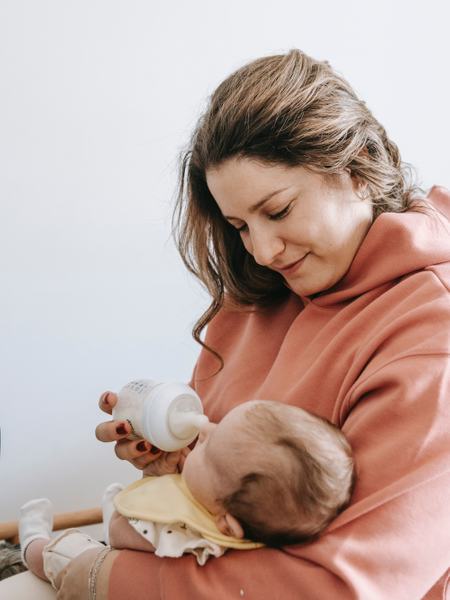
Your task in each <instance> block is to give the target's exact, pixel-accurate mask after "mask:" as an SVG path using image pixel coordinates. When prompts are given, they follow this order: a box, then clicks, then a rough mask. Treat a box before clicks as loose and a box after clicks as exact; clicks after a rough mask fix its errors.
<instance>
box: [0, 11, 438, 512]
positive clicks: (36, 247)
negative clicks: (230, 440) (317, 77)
mask: <svg viewBox="0 0 450 600" xmlns="http://www.w3.org/2000/svg"><path fill="white" fill-rule="evenodd" d="M447 5H448V4H447V3H446V2H444V1H436V0H431V1H430V0H429V1H428V2H421V1H417V2H412V1H408V2H407V1H399V2H396V3H395V2H392V1H390V0H389V1H388V0H382V1H380V0H379V1H378V2H376V3H375V2H371V3H369V2H361V1H360V0H359V1H354V2H352V1H350V0H341V1H340V2H336V1H334V0H329V1H315V2H300V1H287V0H285V1H283V0H277V1H276V2H275V0H273V1H271V2H267V1H266V2H264V1H261V0H251V1H249V0H248V1H246V2H242V1H241V0H239V1H238V0H227V1H226V2H216V1H211V0H209V1H208V0H204V1H200V0H190V1H189V2H183V1H181V0H179V1H178V2H176V1H175V2H162V1H160V2H151V1H150V0H147V1H144V0H141V1H137V0H122V1H119V0H76V1H75V0H73V1H69V0H38V1H36V0H1V2H0V70H1V72H0V208H1V212H0V290H1V292H0V294H1V295H0V332H1V335H0V370H1V371H0V373H1V379H0V381H1V397H0V398H1V399H0V403H1V405H0V406H1V408H0V424H1V429H2V454H1V459H0V485H1V494H0V520H7V519H12V518H14V517H15V515H16V512H17V508H18V506H19V505H20V504H22V503H23V502H24V501H25V500H27V499H29V498H33V497H37V496H43V495H45V496H48V497H50V498H51V499H52V500H53V502H54V504H55V506H56V509H57V510H58V511H66V510H72V509H76V508H85V507H89V506H94V505H97V504H98V502H99V498H100V495H101V492H102V490H103V488H104V487H105V486H106V485H107V484H108V483H109V482H111V481H115V480H121V481H123V482H125V483H127V482H130V481H131V480H132V479H133V478H135V477H136V474H137V472H136V471H135V470H134V469H133V468H132V467H131V466H129V465H128V464H124V463H121V462H119V461H118V460H117V459H116V458H115V455H114V453H113V449H112V447H111V446H109V445H104V444H100V443H99V442H97V441H96V439H95V437H94V434H93V431H94V428H95V426H96V424H97V423H98V422H99V421H100V420H101V419H102V416H101V414H100V412H99V410H98V408H97V398H98V396H99V394H100V393H101V392H102V391H103V390H105V389H118V388H119V387H120V386H121V385H123V384H124V383H126V382H127V381H128V380H130V379H131V378H133V377H136V376H154V377H159V378H162V379H164V378H165V379H179V380H187V379H189V376H190V371H191V368H192V366H193V363H194V360H195V357H196V355H197V352H198V348H197V347H196V345H195V344H194V342H193V341H192V340H191V338H190V329H191V326H192V324H193V322H194V321H195V319H196V318H197V317H198V316H199V314H200V313H201V312H202V310H203V309H204V307H205V306H206V304H207V299H206V296H205V295H204V293H203V292H201V291H200V288H199V286H198V285H197V284H196V283H195V282H193V280H192V279H190V278H189V276H188V275H187V274H186V273H185V271H184V269H183V267H182V266H181V261H180V260H179V259H178V257H177V255H176V252H175V250H174V247H173V244H172V242H171V241H170V228H169V224H170V214H171V207H172V205H173V198H174V193H175V185H176V158H177V154H178V152H179V151H180V149H181V148H182V146H183V145H184V144H185V143H186V142H187V139H188V136H189V132H190V131H191V129H192V127H193V125H194V123H195V121H196V118H197V116H198V114H199V112H200V110H201V108H202V106H203V105H204V101H205V99H206V97H207V95H208V94H209V93H211V92H212V90H213V89H214V87H215V86H216V85H217V84H218V83H219V82H220V81H221V80H222V78H224V77H225V76H226V75H227V74H229V73H230V72H231V71H232V70H234V69H235V68H237V67H238V66H240V65H242V64H243V63H245V62H247V61H248V60H250V59H253V58H256V57H258V56H260V55H264V54H270V53H276V52H280V51H285V50H288V49H289V48H291V47H299V48H302V49H304V50H306V51H307V52H309V53H310V54H312V55H313V56H316V57H317V58H321V59H328V60H329V61H330V62H331V63H332V65H333V66H334V67H335V68H336V69H337V70H339V71H340V72H341V73H343V74H344V75H345V76H346V77H347V78H348V79H349V80H350V81H351V82H352V83H353V85H354V86H355V87H356V89H357V91H358V92H359V93H360V94H361V95H362V97H364V98H365V100H366V101H367V103H368V105H369V107H370V108H371V109H372V110H373V111H374V112H375V114H376V116H377V117H378V118H379V119H380V120H381V121H382V122H383V123H384V124H385V126H386V127H387V129H388V132H389V133H390V134H391V136H392V138H393V139H394V140H396V141H397V142H398V144H399V145H400V148H401V149H402V150H403V156H404V158H405V159H406V160H408V161H410V162H412V163H414V164H415V165H417V167H418V168H419V174H420V177H421V181H422V183H423V184H424V185H425V186H429V185H431V184H433V183H440V184H444V185H445V184H447V185H449V183H450V182H449V173H448V164H449V160H448V139H449V137H450V126H449V118H448V107H449V106H450V90H449V76H448V73H449V67H448V62H449V57H450V52H449V51H450V42H449V36H448V30H447V28H448V17H449V14H448V9H447V8H446V7H447Z"/></svg>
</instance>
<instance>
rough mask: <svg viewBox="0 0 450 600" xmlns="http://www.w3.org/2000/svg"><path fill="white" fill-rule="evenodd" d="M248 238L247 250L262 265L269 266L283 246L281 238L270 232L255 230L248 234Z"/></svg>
mask: <svg viewBox="0 0 450 600" xmlns="http://www.w3.org/2000/svg"><path fill="white" fill-rule="evenodd" d="M250 238H251V241H250V245H251V248H250V249H249V252H250V254H252V255H253V258H254V259H255V261H256V262H257V263H258V264H259V265H261V266H263V267H269V266H270V265H271V264H272V263H273V262H274V260H275V259H276V257H277V256H278V255H279V254H280V253H282V252H283V250H284V248H285V243H284V242H283V240H282V239H281V238H279V237H277V236H274V235H272V234H267V233H264V232H257V233H253V234H250Z"/></svg>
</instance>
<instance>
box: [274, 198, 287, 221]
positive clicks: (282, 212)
mask: <svg viewBox="0 0 450 600" xmlns="http://www.w3.org/2000/svg"><path fill="white" fill-rule="evenodd" d="M291 204H292V202H290V203H289V204H288V205H287V206H286V208H283V210H280V212H278V213H275V214H274V215H269V219H270V220H271V221H278V220H280V219H282V218H283V217H285V216H286V215H287V214H288V213H289V210H290V208H291Z"/></svg>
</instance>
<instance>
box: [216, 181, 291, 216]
mask: <svg viewBox="0 0 450 600" xmlns="http://www.w3.org/2000/svg"><path fill="white" fill-rule="evenodd" d="M288 189H289V187H285V188H281V189H279V190H275V191H274V192H270V193H269V194H267V195H266V196H264V198H261V200H259V201H258V202H257V203H256V204H253V206H250V208H249V209H248V212H249V213H250V214H253V213H254V212H256V211H257V210H258V208H261V206H263V204H265V203H266V202H268V201H269V200H270V199H271V198H273V196H276V195H277V194H280V193H281V192H284V191H285V190H288ZM224 217H225V219H238V217H230V216H227V215H224ZM238 220H239V219H238Z"/></svg>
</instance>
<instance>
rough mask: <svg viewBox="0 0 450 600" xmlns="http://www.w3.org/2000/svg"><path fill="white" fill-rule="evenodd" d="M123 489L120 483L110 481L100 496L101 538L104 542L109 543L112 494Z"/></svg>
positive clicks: (112, 504) (112, 509)
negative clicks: (101, 515)
mask: <svg viewBox="0 0 450 600" xmlns="http://www.w3.org/2000/svg"><path fill="white" fill-rule="evenodd" d="M121 490H123V485H122V484H121V483H111V484H110V485H108V487H107V488H106V490H105V491H104V492H103V497H102V513H103V538H104V540H105V543H106V544H109V522H110V521H111V516H112V514H113V512H114V510H115V508H114V502H113V499H114V496H115V495H116V494H118V493H119V492H120V491H121Z"/></svg>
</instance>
